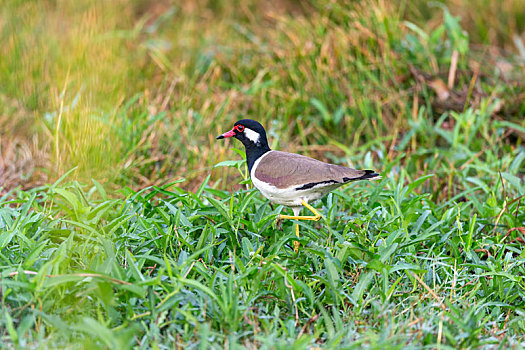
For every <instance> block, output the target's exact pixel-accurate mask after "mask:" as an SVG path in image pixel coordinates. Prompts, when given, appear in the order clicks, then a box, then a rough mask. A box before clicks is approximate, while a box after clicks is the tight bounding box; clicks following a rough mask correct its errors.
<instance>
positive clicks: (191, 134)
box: [0, 0, 525, 194]
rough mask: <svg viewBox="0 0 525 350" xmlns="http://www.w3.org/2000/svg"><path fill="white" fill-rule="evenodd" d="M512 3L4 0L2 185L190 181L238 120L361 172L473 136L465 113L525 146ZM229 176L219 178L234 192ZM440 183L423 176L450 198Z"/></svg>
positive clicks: (519, 34) (422, 165)
mask: <svg viewBox="0 0 525 350" xmlns="http://www.w3.org/2000/svg"><path fill="white" fill-rule="evenodd" d="M523 5H524V3H523V0H505V1H490V0H480V1H468V0H446V1H441V2H428V1H422V0H417V1H382V0H370V1H328V0H312V1H291V0H273V1H262V2H261V1H253V0H250V1H209V0H196V1H189V2H188V1H172V0H161V1H153V0H126V1H124V0H120V1H87V0H79V1H74V2H72V1H60V0H55V1H52V0H48V1H18V0H14V1H11V0H9V1H7V0H3V1H2V6H1V8H0V81H1V83H0V147H1V153H0V180H1V182H2V185H1V186H3V187H4V191H6V190H7V189H9V188H13V187H15V186H22V187H23V188H29V187H34V186H35V185H38V184H42V183H46V182H52V181H54V180H55V179H56V178H58V177H60V176H61V175H62V174H63V173H64V172H65V171H67V170H69V169H71V168H73V167H77V168H76V170H75V172H74V173H73V177H75V178H77V179H79V180H88V179H90V178H95V179H98V180H99V181H100V182H102V183H105V184H107V185H108V184H109V185H115V186H119V185H122V184H126V185H130V186H132V187H134V188H138V187H141V186H145V185H149V184H158V183H161V182H168V181H171V180H177V179H180V178H186V179H187V180H188V181H186V182H185V184H184V185H183V186H185V187H186V188H188V189H194V188H196V187H197V186H198V185H199V184H200V183H201V182H202V180H203V179H204V178H205V177H206V176H207V175H208V174H209V172H210V170H211V169H212V167H213V165H214V164H216V163H217V162H219V161H221V160H224V159H226V158H231V157H232V154H231V153H230V152H227V150H228V149H229V148H230V147H231V146H232V145H231V144H229V143H224V142H223V143H217V142H215V140H214V138H215V136H216V135H218V133H220V132H224V131H225V130H227V129H229V127H230V126H231V125H232V123H233V122H234V121H235V120H237V119H239V118H246V117H249V118H253V119H257V120H259V121H261V122H262V123H263V124H264V125H266V126H267V129H268V131H269V134H270V138H271V140H270V142H271V144H272V146H274V147H276V148H280V149H283V150H289V151H295V152H301V153H304V154H308V155H310V156H314V157H317V158H321V159H324V160H330V161H334V162H339V163H345V162H350V164H351V165H355V166H357V167H359V166H362V157H363V156H365V155H366V156H367V157H368V158H367V159H369V161H373V163H374V167H375V168H379V169H380V170H384V169H382V167H383V165H384V164H387V163H389V162H391V161H393V160H395V159H397V158H398V157H400V158H399V162H398V164H399V165H402V166H408V167H411V170H412V172H413V173H414V175H415V176H417V175H420V174H421V173H424V172H426V171H428V166H429V163H428V162H427V161H424V160H423V159H422V158H421V157H423V158H425V159H426V160H428V159H431V158H432V157H435V158H436V159H435V161H434V163H433V164H434V165H435V166H436V168H437V167H438V166H439V165H440V164H441V162H446V158H447V157H448V156H449V154H448V155H447V154H446V153H443V152H442V151H441V149H442V148H447V149H448V148H449V147H450V146H451V144H450V143H449V142H448V141H450V140H448V139H447V137H446V136H444V134H443V133H447V132H451V133H452V134H458V133H459V134H461V135H463V134H465V135H467V134H469V133H468V131H469V128H470V126H468V125H465V127H464V128H463V127H461V126H457V124H458V121H457V115H456V116H454V114H453V113H455V112H464V111H467V110H468V109H469V108H470V109H472V113H471V117H470V118H471V119H472V120H477V119H480V118H481V119H483V123H482V124H483V125H481V126H480V127H482V128H484V129H483V130H485V131H486V132H488V133H490V130H491V129H492V130H495V129H496V128H497V126H498V125H501V123H502V122H506V123H511V124H508V125H506V124H505V125H506V126H507V128H506V129H505V131H504V135H494V137H492V136H487V138H485V139H484V138H483V137H479V135H480V132H481V133H482V132H483V131H479V130H478V129H476V132H474V133H473V134H472V135H471V137H467V139H468V140H465V139H461V140H460V142H459V143H465V142H473V143H476V144H478V146H476V147H474V148H475V149H476V150H480V151H482V150H484V149H485V147H487V145H489V146H490V145H491V144H493V143H498V144H500V145H502V146H504V145H505V144H507V145H512V147H515V145H518V146H519V145H522V144H523V139H524V130H525V124H524V122H523V115H524V112H525V102H524V97H525V93H524V81H525V73H524V72H525V68H524V62H525V34H524V30H525V6H523ZM476 111H481V115H478V114H479V113H478V112H476ZM443 113H445V114H443ZM467 119H468V118H467ZM469 120H470V119H469ZM494 122H496V123H500V124H496V125H494V124H493V123H494ZM466 123H467V124H469V123H470V121H467V122H466ZM509 125H510V126H509ZM436 127H439V128H440V129H441V130H443V132H442V133H436V132H435V128H436ZM478 131H479V132H478ZM496 134H497V133H496ZM500 134H501V133H500ZM486 135H488V134H486ZM489 139H490V140H489ZM456 141H457V140H456ZM451 142H453V141H451ZM516 142H517V143H516ZM235 147H238V145H235ZM509 147H510V146H509ZM502 150H506V151H509V152H511V151H510V149H509V148H508V147H507V148H502ZM414 154H416V155H417V154H419V156H417V157H415V158H414V157H411V158H410V159H411V161H410V162H408V161H407V159H409V157H408V155H414ZM463 156H464V157H467V158H470V155H469V154H464V155H463ZM480 156H481V157H483V154H481V155H478V156H477V157H480ZM494 156H495V157H496V158H497V157H498V156H500V155H498V152H496V153H495V154H494ZM354 160H355V164H353V162H354ZM464 160H466V158H464ZM460 161H461V159H460ZM445 168H446V167H445ZM443 171H445V172H446V170H443ZM227 173H228V174H231V172H223V171H222V170H221V171H216V172H214V173H213V177H212V180H213V181H212V182H214V183H215V184H216V185H217V186H219V187H222V188H224V187H228V186H227V185H226V182H225V181H224V180H225V179H226V178H225V176H226V174H227ZM447 175H451V174H447ZM230 176H231V175H230ZM444 178H445V180H440V179H439V178H435V179H434V180H432V181H433V183H432V186H434V189H436V190H437V189H438V188H444V189H446V190H448V191H449V194H450V190H451V189H450V186H451V184H450V183H447V180H446V178H447V177H446V176H445V177H444ZM443 181H444V182H443Z"/></svg>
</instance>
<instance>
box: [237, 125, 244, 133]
mask: <svg viewBox="0 0 525 350" xmlns="http://www.w3.org/2000/svg"><path fill="white" fill-rule="evenodd" d="M235 130H237V131H238V132H243V131H244V125H237V126H235Z"/></svg>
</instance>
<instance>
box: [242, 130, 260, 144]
mask: <svg viewBox="0 0 525 350" xmlns="http://www.w3.org/2000/svg"><path fill="white" fill-rule="evenodd" d="M244 135H245V136H246V137H247V138H248V140H250V141H252V142H253V143H255V144H258V143H259V139H260V137H261V135H259V133H258V132H256V131H253V130H252V129H248V128H244Z"/></svg>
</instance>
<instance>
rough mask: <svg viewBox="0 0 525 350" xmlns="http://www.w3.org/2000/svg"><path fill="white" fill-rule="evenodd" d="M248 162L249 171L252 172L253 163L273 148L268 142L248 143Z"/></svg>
mask: <svg viewBox="0 0 525 350" xmlns="http://www.w3.org/2000/svg"><path fill="white" fill-rule="evenodd" d="M245 148H246V164H247V165H248V173H249V174H251V173H252V167H253V164H254V163H255V161H256V160H257V159H259V157H261V156H262V155H263V154H265V153H266V152H270V151H271V149H270V147H269V146H268V144H265V145H247V146H246V147H245Z"/></svg>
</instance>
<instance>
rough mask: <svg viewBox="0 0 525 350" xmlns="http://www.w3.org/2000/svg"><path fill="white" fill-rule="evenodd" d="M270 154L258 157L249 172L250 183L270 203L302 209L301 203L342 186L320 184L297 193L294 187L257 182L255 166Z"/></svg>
mask: <svg viewBox="0 0 525 350" xmlns="http://www.w3.org/2000/svg"><path fill="white" fill-rule="evenodd" d="M270 152H273V151H270ZM270 152H267V153H265V154H263V155H262V156H261V157H259V159H257V160H256V161H255V163H253V167H252V171H251V172H250V177H251V178H252V183H253V185H254V186H255V188H257V189H258V190H259V191H260V192H261V193H262V195H263V196H264V197H266V198H268V199H269V200H270V202H272V203H275V204H280V205H285V206H288V207H302V204H301V201H303V200H304V201H305V202H306V203H309V202H312V201H315V200H316V199H319V198H322V197H324V196H325V195H326V194H327V193H328V192H330V191H332V190H333V189H335V188H337V187H339V186H341V185H342V184H332V185H326V184H321V185H318V186H315V187H312V188H309V189H306V190H299V191H297V190H296V189H295V187H294V188H277V187H275V186H273V185H270V184H268V183H266V182H263V181H260V180H257V179H256V178H255V176H254V175H255V171H256V170H257V166H258V165H259V163H260V162H261V160H262V159H264V157H266V156H267V155H268V154H269V153H270ZM294 212H295V210H294Z"/></svg>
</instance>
